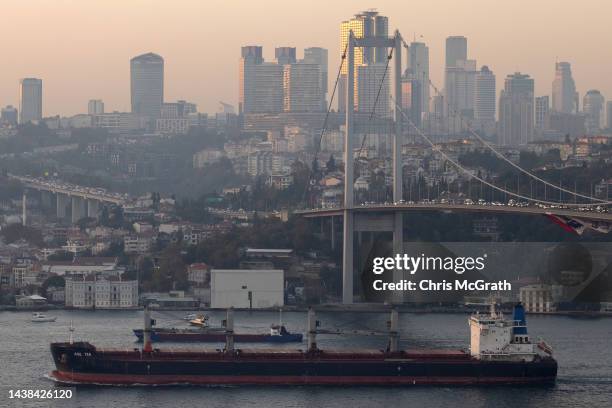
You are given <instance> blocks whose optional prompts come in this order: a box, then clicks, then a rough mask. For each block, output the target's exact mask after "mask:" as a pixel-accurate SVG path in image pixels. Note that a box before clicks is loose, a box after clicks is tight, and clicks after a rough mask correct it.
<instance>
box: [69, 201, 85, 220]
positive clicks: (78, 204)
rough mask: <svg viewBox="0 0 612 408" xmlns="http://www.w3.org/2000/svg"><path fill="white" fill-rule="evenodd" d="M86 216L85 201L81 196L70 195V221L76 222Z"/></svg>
mask: <svg viewBox="0 0 612 408" xmlns="http://www.w3.org/2000/svg"><path fill="white" fill-rule="evenodd" d="M86 216H87V201H86V200H85V199H83V198H81V197H76V196H72V223H73V224H76V223H77V221H79V220H80V219H82V218H85V217H86Z"/></svg>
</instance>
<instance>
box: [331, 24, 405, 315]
mask: <svg viewBox="0 0 612 408" xmlns="http://www.w3.org/2000/svg"><path fill="white" fill-rule="evenodd" d="M355 47H360V48H361V47H363V48H368V47H369V48H372V47H374V48H376V47H382V48H386V49H388V48H392V49H393V53H394V58H395V68H394V71H395V72H394V80H393V87H394V93H395V97H394V99H395V101H400V102H397V103H395V104H394V108H393V112H394V122H395V128H394V138H393V200H394V201H395V202H399V201H400V200H402V195H403V194H402V186H403V180H402V121H401V114H402V113H401V110H400V109H401V107H400V106H398V103H401V100H402V37H401V35H400V33H399V31H397V30H396V31H395V34H394V36H393V37H391V38H385V37H366V38H355V36H354V34H353V32H352V31H350V32H349V38H348V45H347V55H346V57H347V64H348V65H347V66H348V73H347V78H346V85H347V86H346V112H345V135H344V211H343V218H344V230H343V232H344V243H343V248H342V302H343V303H344V304H351V303H353V282H354V279H355V268H354V242H353V240H354V232H355V221H356V220H355V214H354V212H353V207H354V193H355V192H354V157H353V138H354V135H353V133H354V109H355V77H354V75H355ZM362 224H363V223H362ZM402 228H403V215H402V213H401V212H400V211H396V212H395V213H394V214H393V225H392V231H393V251H394V252H395V253H402V252H403V230H402ZM393 277H394V279H395V280H398V279H400V278H401V271H394V273H393ZM396 296H397V298H395V299H394V301H397V302H400V301H401V300H402V298H401V293H399V294H398V295H396Z"/></svg>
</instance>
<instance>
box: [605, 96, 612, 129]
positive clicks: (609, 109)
mask: <svg viewBox="0 0 612 408" xmlns="http://www.w3.org/2000/svg"><path fill="white" fill-rule="evenodd" d="M606 128H608V129H612V101H608V102H606Z"/></svg>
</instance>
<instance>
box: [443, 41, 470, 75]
mask: <svg viewBox="0 0 612 408" xmlns="http://www.w3.org/2000/svg"><path fill="white" fill-rule="evenodd" d="M466 59H467V38H465V37H463V36H451V37H448V38H447V39H446V64H445V67H446V68H449V67H456V66H457V61H465V60H466Z"/></svg>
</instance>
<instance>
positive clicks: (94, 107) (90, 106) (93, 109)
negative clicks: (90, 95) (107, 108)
mask: <svg viewBox="0 0 612 408" xmlns="http://www.w3.org/2000/svg"><path fill="white" fill-rule="evenodd" d="M87 113H88V114H90V115H101V114H103V113H104V102H102V99H90V100H89V102H88V103H87Z"/></svg>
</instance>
